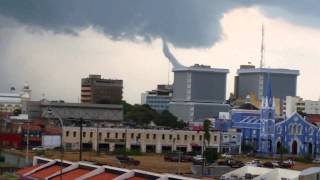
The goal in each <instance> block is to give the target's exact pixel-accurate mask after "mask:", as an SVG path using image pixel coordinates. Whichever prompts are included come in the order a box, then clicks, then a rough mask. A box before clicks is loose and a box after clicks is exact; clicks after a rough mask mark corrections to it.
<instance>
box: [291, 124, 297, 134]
mask: <svg viewBox="0 0 320 180" xmlns="http://www.w3.org/2000/svg"><path fill="white" fill-rule="evenodd" d="M292 134H297V125H296V124H294V125H293V133H292Z"/></svg>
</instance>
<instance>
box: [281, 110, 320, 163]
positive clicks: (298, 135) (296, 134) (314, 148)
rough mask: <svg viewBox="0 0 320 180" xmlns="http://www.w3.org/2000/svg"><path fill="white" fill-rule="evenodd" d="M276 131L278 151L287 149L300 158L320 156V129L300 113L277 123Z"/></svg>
mask: <svg viewBox="0 0 320 180" xmlns="http://www.w3.org/2000/svg"><path fill="white" fill-rule="evenodd" d="M275 129H276V133H275V147H276V149H279V148H280V147H285V148H286V149H287V150H288V152H289V153H290V154H293V155H300V156H305V155H310V156H311V157H315V156H318V155H319V154H320V129H319V127H318V126H315V125H314V124H311V123H309V122H308V121H306V120H305V119H304V118H303V117H301V116H300V115H299V114H298V113H294V114H292V115H291V116H290V117H289V118H288V119H286V120H284V121H282V122H279V123H277V124H276V126H275ZM275 152H277V150H275Z"/></svg>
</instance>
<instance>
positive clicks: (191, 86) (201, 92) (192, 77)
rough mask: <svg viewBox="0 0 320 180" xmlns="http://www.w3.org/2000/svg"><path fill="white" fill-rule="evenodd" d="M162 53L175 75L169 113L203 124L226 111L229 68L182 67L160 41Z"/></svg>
mask: <svg viewBox="0 0 320 180" xmlns="http://www.w3.org/2000/svg"><path fill="white" fill-rule="evenodd" d="M163 53H164V55H165V56H166V57H167V58H168V60H169V61H170V62H171V64H172V66H173V69H172V71H173V72H174V82H173V98H172V101H171V102H170V104H169V110H170V112H171V113H172V114H174V115H175V116H177V117H178V119H179V120H183V121H185V122H191V123H192V122H195V121H198V122H202V121H203V120H204V119H208V118H212V117H218V116H219V112H227V111H229V108H230V106H229V105H228V104H224V101H225V100H226V87H227V74H228V73H229V70H228V69H218V68H211V67H210V66H207V65H199V64H195V65H194V66H191V67H186V66H183V65H182V64H180V63H179V61H178V60H177V59H176V57H175V56H174V55H173V54H172V53H171V52H170V49H169V47H168V45H167V43H166V41H165V40H164V41H163Z"/></svg>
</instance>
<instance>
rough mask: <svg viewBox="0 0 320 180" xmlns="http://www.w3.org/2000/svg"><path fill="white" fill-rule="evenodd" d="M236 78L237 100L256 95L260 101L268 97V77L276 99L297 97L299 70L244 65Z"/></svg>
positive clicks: (235, 91)
mask: <svg viewBox="0 0 320 180" xmlns="http://www.w3.org/2000/svg"><path fill="white" fill-rule="evenodd" d="M237 74H238V75H237V76H236V77H235V89H234V93H235V96H236V98H239V99H245V98H246V97H247V96H248V95H251V94H254V95H255V96H256V97H257V98H258V99H259V100H262V98H263V97H266V95H267V94H266V92H267V91H266V89H267V80H268V76H269V77H270V81H271V88H272V94H273V96H274V97H276V98H279V99H281V100H284V99H285V97H286V96H296V94H297V77H298V76H299V70H291V69H274V68H255V66H252V65H250V66H248V65H242V66H240V69H238V71H237Z"/></svg>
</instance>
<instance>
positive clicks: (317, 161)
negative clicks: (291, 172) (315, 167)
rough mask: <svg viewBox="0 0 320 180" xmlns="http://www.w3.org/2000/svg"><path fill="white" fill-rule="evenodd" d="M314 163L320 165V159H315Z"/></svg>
mask: <svg viewBox="0 0 320 180" xmlns="http://www.w3.org/2000/svg"><path fill="white" fill-rule="evenodd" d="M312 163H315V164H320V159H314V160H313V161H312Z"/></svg>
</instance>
